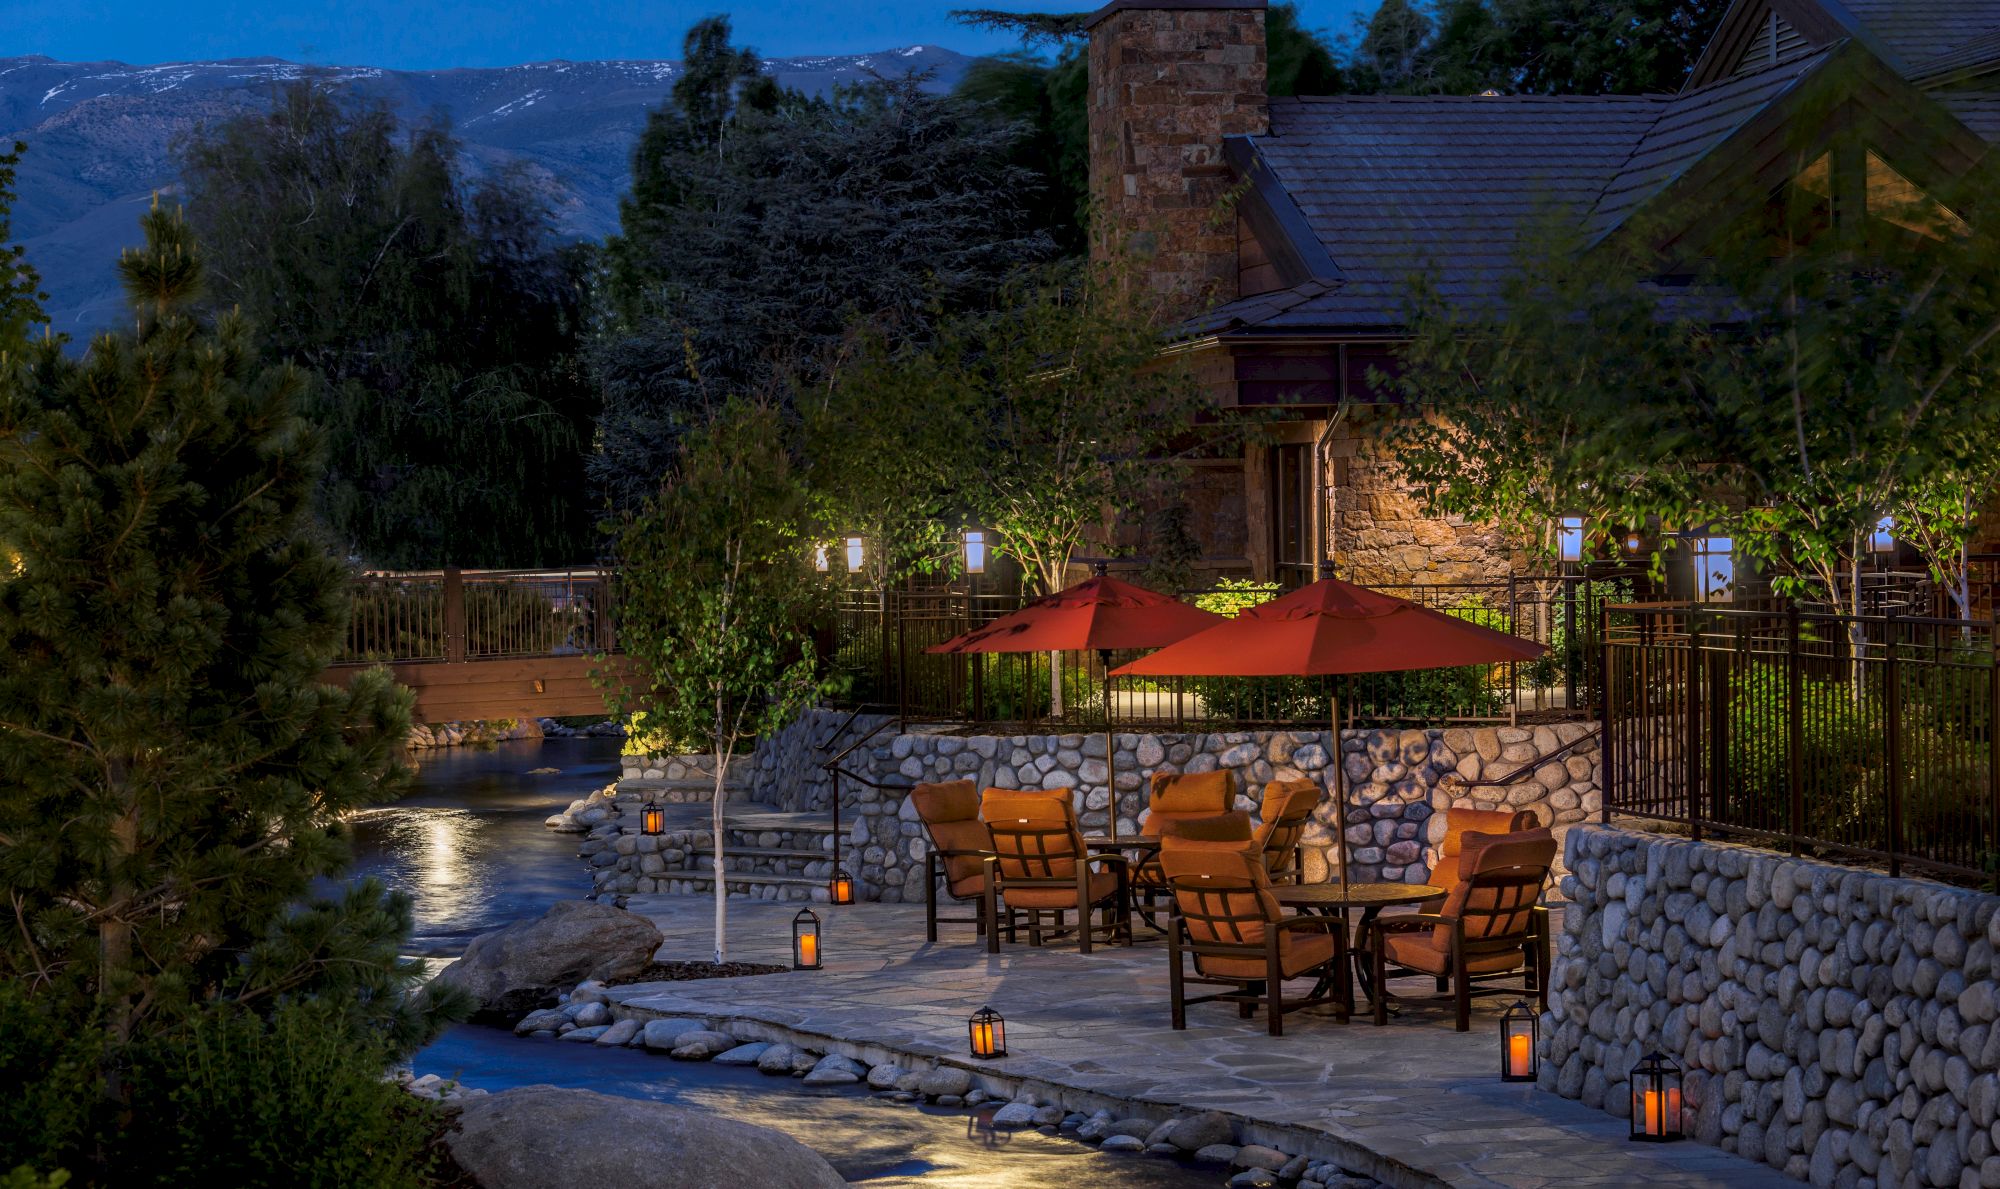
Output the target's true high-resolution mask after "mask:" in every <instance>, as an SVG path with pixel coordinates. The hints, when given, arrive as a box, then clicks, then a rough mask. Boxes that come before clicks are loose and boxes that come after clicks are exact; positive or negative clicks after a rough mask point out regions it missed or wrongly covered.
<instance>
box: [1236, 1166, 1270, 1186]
mask: <svg viewBox="0 0 2000 1189" xmlns="http://www.w3.org/2000/svg"><path fill="white" fill-rule="evenodd" d="M1277 1183H1278V1174H1277V1173H1274V1172H1272V1171H1271V1170H1270V1169H1268V1168H1246V1169H1244V1170H1243V1171H1242V1172H1240V1173H1237V1174H1236V1175H1235V1176H1233V1177H1231V1178H1229V1189H1271V1187H1272V1186H1274V1185H1276V1184H1277Z"/></svg>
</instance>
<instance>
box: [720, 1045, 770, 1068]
mask: <svg viewBox="0 0 2000 1189" xmlns="http://www.w3.org/2000/svg"><path fill="white" fill-rule="evenodd" d="M770 1047H771V1046H770V1045H769V1044H768V1043H766V1042H764V1041H761V1040H759V1041H753V1042H751V1043H750V1044H744V1045H737V1046H736V1047H735V1048H733V1049H725V1050H723V1051H722V1052H720V1053H717V1054H716V1055H715V1063H716V1064H717V1065H755V1064H757V1062H758V1061H759V1060H760V1059H762V1057H763V1056H764V1054H765V1052H766V1051H767V1050H769V1049H770Z"/></svg>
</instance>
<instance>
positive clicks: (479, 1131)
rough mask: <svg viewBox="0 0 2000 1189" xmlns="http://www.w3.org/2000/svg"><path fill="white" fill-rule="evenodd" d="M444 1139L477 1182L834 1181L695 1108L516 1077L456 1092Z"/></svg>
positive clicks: (659, 1188) (774, 1142)
mask: <svg viewBox="0 0 2000 1189" xmlns="http://www.w3.org/2000/svg"><path fill="white" fill-rule="evenodd" d="M445 1143H446V1144H447V1145H448V1146H449V1147H450V1149H451V1154H452V1157H453V1158H454V1159H456V1160H457V1161H458V1163H459V1164H460V1165H462V1166H464V1168H465V1170H466V1172H468V1173H470V1174H471V1175H472V1177H473V1179H474V1180H475V1181H477V1182H478V1184H479V1185H480V1186H481V1189H543V1187H544V1186H548V1185H616V1186H618V1187H619V1189H742V1186H743V1185H745V1184H747V1183H752V1182H754V1183H755V1184H756V1185H758V1186H759V1187H760V1189H844V1187H845V1186H846V1184H847V1182H846V1181H844V1180H842V1179H841V1176H840V1174H839V1173H837V1172H835V1171H834V1170H833V1166H832V1165H830V1164H828V1163H827V1162H826V1160H825V1159H824V1158H822V1157H821V1156H820V1155H819V1154H818V1153H816V1152H814V1151H813V1150H812V1149H811V1148H808V1147H806V1146H805V1145H804V1144H801V1143H799V1142H798V1141H797V1140H795V1139H793V1138H791V1137H790V1136H788V1135H785V1134H784V1133H782V1132H778V1131H773V1130H772V1129H770V1128H768V1127H759V1126H756V1125H755V1124H751V1123H743V1122H739V1121H737V1120H735V1119H729V1118H725V1117H723V1116H721V1115H718V1114H714V1113H712V1112H709V1111H703V1110H690V1109H688V1108H686V1107H679V1106H674V1105H672V1104H669V1103H664V1102H652V1101H649V1100H646V1099H640V1098H620V1097H616V1096H614V1095H610V1094H598V1093H595V1092H593V1091H590V1090H571V1089H563V1088H559V1087H556V1086H522V1087H519V1088H516V1089H513V1090H504V1091H502V1092H500V1093H498V1094H492V1095H488V1096H486V1097H484V1098H472V1099H466V1100H464V1106H463V1107H462V1108H460V1110H459V1113H458V1119H457V1126H455V1127H452V1128H449V1129H447V1130H446V1132H445Z"/></svg>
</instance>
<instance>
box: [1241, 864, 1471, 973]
mask: <svg viewBox="0 0 2000 1189" xmlns="http://www.w3.org/2000/svg"><path fill="white" fill-rule="evenodd" d="M1444 894H1445V893H1444V889H1443V888H1436V887H1432V886H1431V885H1430V884H1422V883H1350V884H1348V885H1347V887H1346V888H1345V889H1344V890H1343V889H1342V888H1341V886H1340V884H1339V883H1338V882H1337V881H1336V882H1332V883H1308V884H1282V885H1280V886H1278V887H1275V888H1272V889H1271V895H1272V897H1273V898H1274V899H1276V900H1277V902H1278V903H1279V904H1281V905H1283V906H1285V907H1286V908H1290V909H1293V910H1295V911H1297V912H1300V913H1311V914H1314V915H1317V916H1324V917H1341V918H1343V919H1345V917H1346V916H1347V910H1348V909H1350V908H1358V909H1360V910H1361V923H1360V927H1359V928H1357V929H1356V930H1355V939H1356V940H1357V941H1358V940H1360V939H1362V938H1365V937H1367V935H1368V926H1369V925H1371V924H1373V923H1374V921H1375V918H1376V917H1378V916H1381V915H1382V910H1383V909H1385V908H1394V907H1396V906H1397V905H1399V904H1421V903H1423V902H1424V901H1426V900H1435V899H1437V898H1438V897H1439V896H1442V895H1444ZM1350 952H1351V951H1350ZM1354 974H1355V979H1356V981H1358V982H1359V983H1360V984H1361V991H1362V994H1364V995H1366V996H1368V1000H1369V1002H1370V1003H1373V1002H1374V1001H1375V988H1374V986H1373V985H1371V983H1370V981H1369V980H1370V974H1369V969H1368V966H1367V965H1366V964H1365V963H1362V962H1356V963H1355V964H1354ZM1321 981H1322V982H1324V981H1325V980H1324V979H1322V980H1321ZM1321 989H1322V988H1319V987H1315V988H1314V993H1315V994H1318V993H1319V992H1320V991H1321ZM1383 993H1384V994H1387V989H1386V988H1385V989H1384V992H1383Z"/></svg>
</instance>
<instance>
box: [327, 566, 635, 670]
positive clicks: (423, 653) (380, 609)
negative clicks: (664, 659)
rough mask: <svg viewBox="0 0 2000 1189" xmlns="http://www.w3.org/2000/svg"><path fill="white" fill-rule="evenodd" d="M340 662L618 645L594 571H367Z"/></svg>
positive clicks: (604, 584)
mask: <svg viewBox="0 0 2000 1189" xmlns="http://www.w3.org/2000/svg"><path fill="white" fill-rule="evenodd" d="M353 607H354V609H353V614H352V618H351V619H350V620H349V622H348V629H347V643H346V646H345V647H344V648H343V649H342V650H341V654H340V656H339V658H338V660H337V661H336V663H337V664H376V663H386V662H409V661H464V660H497V659H503V658H510V657H539V656H578V655H586V654H591V653H598V652H612V651H615V650H616V640H615V638H614V635H613V632H612V625H611V581H610V575H608V574H607V573H605V572H603V571H600V570H593V569H577V570H432V571H421V572H411V573H367V574H362V575H360V576H358V577H357V578H356V579H355V584H354V602H353Z"/></svg>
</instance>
